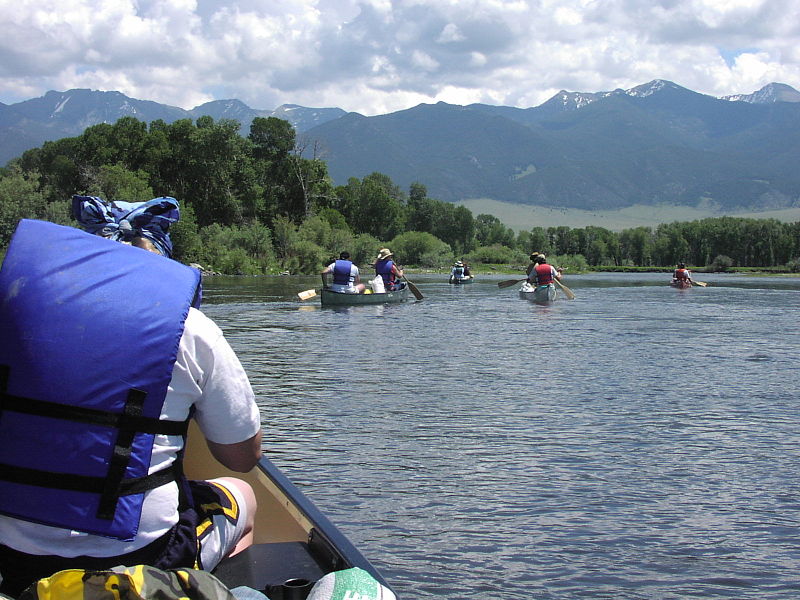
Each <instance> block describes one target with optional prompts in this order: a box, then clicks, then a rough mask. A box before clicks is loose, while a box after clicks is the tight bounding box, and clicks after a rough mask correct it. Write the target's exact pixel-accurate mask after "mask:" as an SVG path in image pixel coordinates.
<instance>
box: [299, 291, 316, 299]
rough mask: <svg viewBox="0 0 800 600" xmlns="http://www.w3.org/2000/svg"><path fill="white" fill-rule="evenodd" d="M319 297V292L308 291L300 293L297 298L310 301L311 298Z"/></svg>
mask: <svg viewBox="0 0 800 600" xmlns="http://www.w3.org/2000/svg"><path fill="white" fill-rule="evenodd" d="M316 295H317V290H306V291H304V292H298V293H297V296H298V297H299V298H300V300H308V299H309V298H313V297H314V296H316Z"/></svg>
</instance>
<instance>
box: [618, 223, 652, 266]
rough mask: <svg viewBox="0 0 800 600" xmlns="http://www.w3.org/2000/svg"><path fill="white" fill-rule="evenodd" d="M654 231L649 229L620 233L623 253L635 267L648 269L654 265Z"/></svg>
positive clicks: (628, 230)
mask: <svg viewBox="0 0 800 600" xmlns="http://www.w3.org/2000/svg"><path fill="white" fill-rule="evenodd" d="M652 236H653V230H652V229H650V228H649V227H635V228H633V229H625V230H623V231H622V232H621V233H620V236H619V241H620V247H621V253H622V256H623V257H624V258H627V259H629V260H630V261H631V262H633V264H634V265H639V266H641V267H647V266H650V265H651V264H652V255H653V241H652Z"/></svg>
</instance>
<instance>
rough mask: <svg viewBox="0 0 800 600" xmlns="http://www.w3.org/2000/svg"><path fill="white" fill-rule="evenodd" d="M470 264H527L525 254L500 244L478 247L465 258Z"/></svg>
mask: <svg viewBox="0 0 800 600" xmlns="http://www.w3.org/2000/svg"><path fill="white" fill-rule="evenodd" d="M465 258H466V259H467V260H468V261H469V262H472V263H484V264H495V265H501V264H506V265H509V264H510V265H513V264H515V263H517V264H524V263H527V262H528V257H527V255H525V253H523V252H521V251H520V250H516V249H514V248H509V247H508V246H503V245H501V244H493V245H491V246H479V247H478V248H476V249H475V250H473V251H472V252H470V253H469V254H468V255H467V256H466V257H465Z"/></svg>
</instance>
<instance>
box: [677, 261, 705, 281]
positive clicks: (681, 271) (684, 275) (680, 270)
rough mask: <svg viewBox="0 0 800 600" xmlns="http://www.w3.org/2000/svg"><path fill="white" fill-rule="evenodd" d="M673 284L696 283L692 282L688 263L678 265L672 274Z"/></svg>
mask: <svg viewBox="0 0 800 600" xmlns="http://www.w3.org/2000/svg"><path fill="white" fill-rule="evenodd" d="M701 277H702V275H701ZM672 283H674V284H684V283H688V284H691V283H694V282H693V281H692V273H691V272H690V271H689V269H687V268H686V263H678V265H677V266H676V267H675V271H674V272H673V273H672Z"/></svg>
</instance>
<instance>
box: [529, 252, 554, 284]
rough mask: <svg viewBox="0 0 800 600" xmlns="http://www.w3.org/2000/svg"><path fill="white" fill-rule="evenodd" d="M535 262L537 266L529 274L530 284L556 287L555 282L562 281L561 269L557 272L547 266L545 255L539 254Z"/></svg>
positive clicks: (550, 266)
mask: <svg viewBox="0 0 800 600" xmlns="http://www.w3.org/2000/svg"><path fill="white" fill-rule="evenodd" d="M531 256H533V255H531ZM533 260H534V262H535V266H534V267H533V268H532V269H531V270H530V272H529V273H528V283H530V284H531V285H535V286H536V287H539V286H543V285H555V280H556V279H561V269H558V270H556V269H555V268H554V267H553V266H552V265H549V264H547V259H546V258H545V255H544V254H539V255H538V256H536V257H535V259H533Z"/></svg>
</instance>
